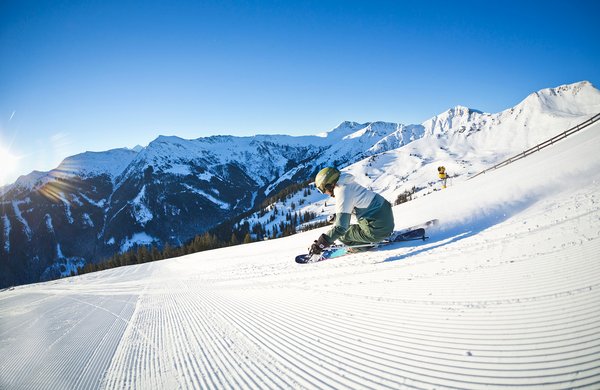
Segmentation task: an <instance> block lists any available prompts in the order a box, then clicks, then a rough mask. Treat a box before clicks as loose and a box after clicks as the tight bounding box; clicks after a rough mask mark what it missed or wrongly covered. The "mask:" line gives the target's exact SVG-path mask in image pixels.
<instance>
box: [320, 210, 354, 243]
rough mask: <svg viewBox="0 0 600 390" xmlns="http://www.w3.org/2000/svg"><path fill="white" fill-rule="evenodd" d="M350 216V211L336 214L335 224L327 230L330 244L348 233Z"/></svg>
mask: <svg viewBox="0 0 600 390" xmlns="http://www.w3.org/2000/svg"><path fill="white" fill-rule="evenodd" d="M350 217H351V214H349V213H337V214H336V216H335V224H334V225H333V227H332V228H331V230H329V232H327V234H326V236H327V239H328V240H329V244H330V245H331V244H333V242H334V241H335V240H337V239H338V238H340V237H341V236H343V235H344V234H346V231H347V230H348V228H349V227H350Z"/></svg>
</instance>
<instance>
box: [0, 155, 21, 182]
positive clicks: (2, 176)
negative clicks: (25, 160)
mask: <svg viewBox="0 0 600 390" xmlns="http://www.w3.org/2000/svg"><path fill="white" fill-rule="evenodd" d="M19 159H20V158H19V157H18V156H15V155H14V154H12V153H11V152H10V150H9V149H8V148H5V147H3V146H0V186H3V185H5V184H8V183H7V182H8V180H10V178H11V177H12V175H13V174H14V173H15V172H16V171H17V170H18V168H19Z"/></svg>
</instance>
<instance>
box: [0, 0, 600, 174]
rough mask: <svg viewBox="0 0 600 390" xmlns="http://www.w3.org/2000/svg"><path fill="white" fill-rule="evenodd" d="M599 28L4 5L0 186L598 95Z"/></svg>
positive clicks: (259, 5)
mask: <svg viewBox="0 0 600 390" xmlns="http://www.w3.org/2000/svg"><path fill="white" fill-rule="evenodd" d="M599 14H600V2H597V1H577V0H575V1H569V2H565V1H543V2H542V1H504V2H483V1H478V2H471V1H460V2H449V1H422V2H416V1H377V0H371V1H352V0H347V1H329V0H319V1H249V0H248V1H202V0H198V1H189V2H186V1H152V0H146V1H127V0H119V1H111V0H105V1H60V0H56V1H44V0H36V1H28V0H17V1H10V0H3V1H2V2H0V58H1V60H0V154H2V155H0V164H1V165H2V166H0V185H1V184H4V183H2V181H3V182H12V181H14V180H15V179H16V177H17V176H18V175H20V174H26V173H29V172H30V171H32V170H42V171H45V170H50V169H52V168H54V167H56V166H57V165H58V164H59V163H60V161H61V160H62V159H63V158H65V157H67V156H69V155H73V154H77V153H81V152H84V151H87V150H90V151H102V150H107V149H111V148H117V147H124V146H127V147H133V146H135V145H136V144H140V145H146V144H148V142H150V141H151V140H153V139H154V138H156V137H157V136H158V135H160V134H163V135H177V136H180V137H183V138H190V139H191V138H198V137H202V136H208V135H214V134H233V135H253V134H259V133H283V134H291V135H304V134H316V133H319V132H322V131H326V130H329V129H331V128H333V127H335V126H336V125H338V124H339V123H340V122H342V121H345V120H351V121H357V122H367V121H375V120H383V121H391V122H400V123H405V124H412V123H421V122H423V121H425V120H426V119H428V118H430V117H431V116H433V115H436V114H438V113H440V112H442V111H445V110H446V109H448V108H450V107H453V106H456V105H458V104H460V105H465V106H469V107H472V108H475V109H479V110H482V111H485V112H499V111H502V110H504V109H506V108H509V107H512V106H513V105H515V104H517V103H518V102H519V101H521V100H522V99H523V98H525V97H526V96H527V95H528V94H529V93H531V92H534V91H537V90H539V89H542V88H548V87H556V86H558V85H561V84H568V83H573V82H577V81H582V80H588V81H591V82H592V83H593V84H594V85H595V86H596V87H598V86H599V85H600V61H599V59H600V33H599V30H598V27H597V15H599ZM9 153H10V154H11V155H13V156H15V157H16V158H13V159H12V160H8V159H7V158H6V156H7V155H8V154H9ZM3 156H4V157H3Z"/></svg>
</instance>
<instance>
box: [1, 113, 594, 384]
mask: <svg viewBox="0 0 600 390" xmlns="http://www.w3.org/2000/svg"><path fill="white" fill-rule="evenodd" d="M598 150H600V124H595V125H592V126H590V127H589V128H587V129H585V130H582V131H581V132H579V133H576V134H574V135H572V136H570V137H569V138H567V139H565V140H563V141H561V142H560V143H558V144H555V145H553V146H551V147H548V148H546V149H543V150H542V151H540V152H538V153H535V154H533V155H531V156H529V157H527V158H525V159H522V160H519V161H517V162H515V163H513V164H511V165H509V166H507V167H504V168H502V169H499V170H496V171H493V172H491V173H486V174H485V175H481V176H479V177H477V178H475V179H472V180H466V181H462V182H458V183H456V184H455V185H454V186H452V187H450V188H448V189H446V190H443V191H437V192H433V193H431V194H430V195H427V196H422V197H419V198H418V199H416V200H414V201H411V202H408V203H405V204H402V205H400V206H397V207H395V208H394V213H395V218H396V225H397V227H398V228H400V227H403V226H409V225H412V224H415V223H419V222H422V221H425V220H427V219H430V218H434V217H435V218H439V219H440V221H441V223H440V225H439V227H437V228H436V230H433V231H430V239H429V240H428V241H425V242H413V243H398V244H395V245H393V246H388V247H386V248H385V249H383V250H380V251H374V252H367V253H363V254H356V255H350V256H347V257H343V258H338V259H333V260H329V261H325V262H322V263H317V264H308V265H299V264H296V263H294V260H293V259H294V256H295V255H296V254H298V253H301V252H304V251H305V250H306V247H307V246H308V245H309V243H310V242H311V241H312V240H314V239H315V238H316V237H317V236H318V235H319V234H320V233H321V232H322V231H323V229H321V230H316V231H310V232H306V233H301V234H297V235H295V236H291V237H287V238H283V239H277V240H272V241H264V242H258V243H253V244H248V245H240V246H236V247H231V248H224V249H219V250H214V251H208V252H202V253H197V254H193V255H189V256H184V257H180V258H175V259H170V260H165V261H161V262H155V263H147V264H142V265H136V266H129V267H122V268H118V269H112V270H108V271H104V272H98V273H93V274H86V275H82V276H78V277H73V278H67V279H62V280H58V281H53V282H47V283H39V284H35V285H28V286H20V287H16V288H14V289H10V290H5V291H3V292H1V293H0V388H3V389H4V388H10V389H12V388H110V389H114V388H127V389H149V388H154V389H173V388H232V389H239V388H428V389H429V388H460V389H480V388H490V387H491V388H499V387H503V386H514V388H523V387H526V386H534V387H536V388H548V389H555V388H557V389H558V388H560V389H565V388H579V387H584V388H590V389H592V388H598V387H600V256H599V255H598V254H599V253H600V155H599V154H598ZM352 169H356V167H354V168H352Z"/></svg>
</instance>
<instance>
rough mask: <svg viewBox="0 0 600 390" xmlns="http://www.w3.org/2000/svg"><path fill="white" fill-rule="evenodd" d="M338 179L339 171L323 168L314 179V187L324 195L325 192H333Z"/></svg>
mask: <svg viewBox="0 0 600 390" xmlns="http://www.w3.org/2000/svg"><path fill="white" fill-rule="evenodd" d="M339 178H340V171H338V170H337V169H336V168H329V167H328V168H323V169H321V170H320V171H319V173H317V177H315V186H317V189H318V190H319V191H321V193H323V194H324V193H325V191H326V190H330V191H331V190H333V187H334V186H335V183H337V181H338V179H339Z"/></svg>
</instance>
